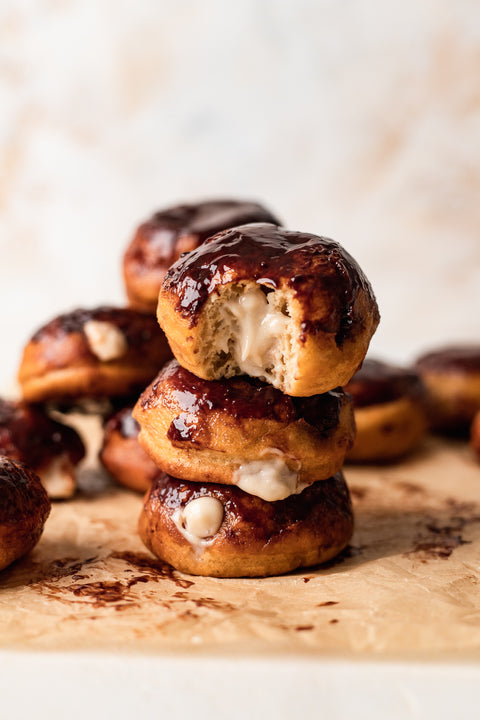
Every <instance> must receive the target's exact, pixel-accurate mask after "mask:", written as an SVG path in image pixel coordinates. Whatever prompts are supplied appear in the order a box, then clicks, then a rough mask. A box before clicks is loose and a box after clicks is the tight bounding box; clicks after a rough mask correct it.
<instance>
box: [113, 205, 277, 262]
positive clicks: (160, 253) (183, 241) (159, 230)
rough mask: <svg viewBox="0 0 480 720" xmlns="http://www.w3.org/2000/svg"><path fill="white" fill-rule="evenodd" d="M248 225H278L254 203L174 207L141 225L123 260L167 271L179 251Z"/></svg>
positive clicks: (268, 213) (189, 248)
mask: <svg viewBox="0 0 480 720" xmlns="http://www.w3.org/2000/svg"><path fill="white" fill-rule="evenodd" d="M251 222H268V223H274V224H276V225H278V224H279V222H278V220H277V219H276V218H275V217H274V216H273V215H272V214H271V213H270V212H269V211H268V210H266V209H265V208H264V207H262V206H261V205H259V204H258V203H254V202H239V201H235V200H212V201H206V202H200V203H191V204H183V205H176V206H174V207H171V208H168V209H166V210H162V211H160V212H157V213H155V214H154V215H153V216H152V217H151V218H150V219H149V220H148V221H147V222H145V223H143V224H142V225H140V227H139V228H138V230H137V233H136V235H135V237H134V239H133V241H132V243H131V245H130V247H129V248H128V250H127V253H126V259H127V260H132V261H133V262H135V263H138V264H139V265H140V266H143V267H144V268H146V269H149V268H154V267H156V266H158V265H162V266H166V267H165V270H166V269H167V267H169V266H170V265H171V264H172V262H174V261H175V260H176V259H177V258H178V257H179V255H180V253H181V252H184V251H189V250H193V249H194V248H196V247H197V246H198V245H200V244H201V243H203V242H204V241H205V240H206V239H207V238H208V237H210V236H211V235H215V233H217V232H219V231H220V230H225V229H226V228H231V227H234V226H235V225H244V224H246V223H251Z"/></svg>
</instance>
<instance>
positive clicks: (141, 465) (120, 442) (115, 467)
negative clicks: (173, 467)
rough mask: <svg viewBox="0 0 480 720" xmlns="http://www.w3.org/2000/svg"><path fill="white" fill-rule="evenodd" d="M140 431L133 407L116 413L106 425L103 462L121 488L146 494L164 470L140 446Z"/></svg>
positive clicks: (101, 454) (101, 455)
mask: <svg viewBox="0 0 480 720" xmlns="http://www.w3.org/2000/svg"><path fill="white" fill-rule="evenodd" d="M139 430H140V427H139V425H138V423H137V421H136V420H134V418H133V417H132V406H128V407H125V408H122V409H121V410H117V411H116V412H114V413H113V415H111V416H110V417H109V418H108V419H107V420H106V422H105V424H104V428H103V443H102V447H101V449H100V453H99V459H100V462H101V463H102V465H103V467H104V468H105V469H106V470H107V472H108V473H109V474H110V475H111V476H112V477H113V479H114V480H116V482H118V483H119V484H120V485H124V486H125V487H128V488H130V489H131V490H136V491H138V492H145V491H146V490H147V489H148V488H149V487H150V484H151V482H152V480H153V478H154V477H155V476H156V475H158V474H159V472H160V471H159V469H158V467H157V466H156V465H155V463H154V462H153V460H151V458H150V456H149V455H147V453H146V452H145V450H143V448H142V447H141V446H140V445H139V443H138V433H139Z"/></svg>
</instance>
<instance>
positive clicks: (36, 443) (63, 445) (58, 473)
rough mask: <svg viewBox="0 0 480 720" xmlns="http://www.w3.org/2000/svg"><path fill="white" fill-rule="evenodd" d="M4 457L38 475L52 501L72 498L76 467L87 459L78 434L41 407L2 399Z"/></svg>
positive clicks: (0, 447)
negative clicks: (23, 464)
mask: <svg viewBox="0 0 480 720" xmlns="http://www.w3.org/2000/svg"><path fill="white" fill-rule="evenodd" d="M0 454H1V455H6V456H8V457H9V458H11V459H12V460H17V461H18V462H22V463H25V464H26V465H28V466H29V467H31V468H32V470H33V471H34V472H35V473H37V474H38V475H39V477H40V480H41V481H42V484H43V485H44V487H45V488H46V490H47V493H48V495H49V497H50V498H53V499H56V500H58V499H65V498H70V497H72V495H73V494H74V493H75V489H76V479H75V475H76V466H77V465H78V464H79V462H80V461H81V460H82V459H83V457H84V455H85V447H84V445H83V442H82V440H81V438H80V436H79V435H78V433H77V432H76V431H75V430H74V429H73V428H71V427H69V426H67V425H63V424H62V423H60V422H57V421H56V420H53V419H52V418H51V417H50V416H49V415H48V414H47V413H46V412H45V411H44V409H43V408H42V407H41V406H38V405H29V404H28V403H25V402H21V401H17V402H15V401H8V400H3V399H1V398H0Z"/></svg>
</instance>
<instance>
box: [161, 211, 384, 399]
mask: <svg viewBox="0 0 480 720" xmlns="http://www.w3.org/2000/svg"><path fill="white" fill-rule="evenodd" d="M157 317H158V321H159V323H160V325H161V327H162V328H163V330H164V331H165V334H166V336H167V338H168V341H169V343H170V346H171V348H172V351H173V354H174V356H175V357H176V359H177V360H178V362H179V363H180V365H182V366H183V367H185V368H186V369H187V370H190V372H192V373H194V375H197V376H198V377H200V378H203V379H205V380H218V379H220V378H222V377H226V378H229V377H233V376H235V375H238V374H246V375H250V376H252V377H258V378H260V379H262V380H264V381H266V382H269V383H270V384H272V385H273V386H274V387H276V388H278V389H279V390H281V391H282V392H283V393H286V394H287V395H293V396H298V397H304V396H309V395H318V394H321V393H324V392H327V391H328V390H332V389H333V388H335V387H338V386H339V385H345V384H346V383H347V382H348V381H349V380H350V378H351V377H352V376H353V374H354V373H355V372H356V370H357V369H358V368H359V366H360V364H361V362H362V360H363V358H364V356H365V354H366V351H367V348H368V344H369V342H370V339H371V337H372V335H373V333H374V331H375V329H376V327H377V325H378V322H379V313H378V308H377V303H376V301H375V297H374V295H373V292H372V289H371V287H370V284H369V282H368V280H367V279H366V277H365V275H364V274H363V272H362V270H361V269H360V267H359V266H358V264H357V263H356V262H355V260H354V259H353V258H352V257H351V256H350V255H349V254H348V253H347V252H346V251H345V250H344V249H343V248H341V247H340V245H339V244H338V243H336V242H334V241H333V240H330V239H328V238H324V237H318V236H316V235H311V234H309V233H302V232H293V231H289V230H284V229H282V228H279V227H277V226H275V225H272V224H265V223H252V224H250V225H242V226H240V227H235V228H231V229H230V230H224V231H222V232H220V233H217V235H214V236H213V237H211V238H209V239H208V240H207V241H206V242H205V243H204V244H203V245H201V246H200V247H198V248H197V249H196V250H193V251H192V252H190V253H188V254H187V255H186V256H185V257H183V258H180V259H179V260H178V261H177V262H176V263H174V265H172V267H171V268H170V270H169V271H168V272H167V274H166V276H165V279H164V281H163V284H162V287H161V288H160V293H159V298H158V308H157Z"/></svg>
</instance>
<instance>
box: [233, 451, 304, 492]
mask: <svg viewBox="0 0 480 720" xmlns="http://www.w3.org/2000/svg"><path fill="white" fill-rule="evenodd" d="M233 480H234V483H235V484H236V485H237V486H238V487H239V488H240V489H241V490H244V491H245V492H247V493H250V495H257V496H258V497H260V498H262V500H267V502H275V501H276V500H284V499H285V498H287V497H289V495H295V494H297V493H301V492H302V490H304V489H305V487H306V485H305V484H304V483H299V481H298V473H296V472H295V471H294V470H291V469H290V468H289V467H288V465H287V464H286V462H285V461H284V460H283V459H282V458H280V457H273V458H269V459H268V460H252V462H248V463H243V464H242V465H240V466H239V467H238V468H237V470H236V471H235V473H234V476H233Z"/></svg>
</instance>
